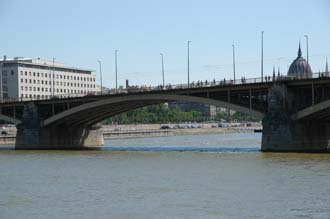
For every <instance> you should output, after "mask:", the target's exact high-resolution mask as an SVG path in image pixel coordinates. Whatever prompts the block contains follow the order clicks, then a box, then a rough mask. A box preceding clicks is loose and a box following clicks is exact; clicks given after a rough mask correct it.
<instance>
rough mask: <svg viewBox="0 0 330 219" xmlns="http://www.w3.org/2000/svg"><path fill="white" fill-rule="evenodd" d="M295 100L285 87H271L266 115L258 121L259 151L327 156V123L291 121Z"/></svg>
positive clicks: (329, 130) (329, 147) (329, 137)
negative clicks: (320, 153) (321, 154)
mask: <svg viewBox="0 0 330 219" xmlns="http://www.w3.org/2000/svg"><path fill="white" fill-rule="evenodd" d="M306 98H307V97H306ZM298 99H299V98H298V96H297V94H295V92H293V91H292V90H290V89H288V88H287V86H286V85H285V84H274V85H273V86H272V87H271V88H270V89H269V95H268V112H267V113H266V115H265V117H264V119H263V121H262V124H263V133H262V146H261V150H262V151H269V152H272V151H274V152H275V151H276V152H330V123H329V121H327V120H322V119H315V118H309V117H306V118H302V119H298V120H295V119H294V118H292V115H293V114H295V113H296V112H297V109H296V106H297V104H298V103H297V100H298Z"/></svg>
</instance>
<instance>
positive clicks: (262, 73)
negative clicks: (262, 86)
mask: <svg viewBox="0 0 330 219" xmlns="http://www.w3.org/2000/svg"><path fill="white" fill-rule="evenodd" d="M263 78H264V31H261V82H263V81H264V79H263Z"/></svg>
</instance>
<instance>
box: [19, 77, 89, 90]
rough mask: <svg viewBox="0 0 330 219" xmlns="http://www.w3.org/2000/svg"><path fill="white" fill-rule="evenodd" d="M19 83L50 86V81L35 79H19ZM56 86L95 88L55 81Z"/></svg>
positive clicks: (87, 85)
mask: <svg viewBox="0 0 330 219" xmlns="http://www.w3.org/2000/svg"><path fill="white" fill-rule="evenodd" d="M21 83H23V84H24V83H30V84H32V83H33V84H45V85H52V82H51V81H46V80H45V81H44V80H35V79H23V78H21ZM56 85H57V86H71V87H84V88H95V84H79V83H69V82H62V81H56Z"/></svg>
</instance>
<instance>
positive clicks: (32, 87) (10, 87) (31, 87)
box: [0, 56, 97, 101]
mask: <svg viewBox="0 0 330 219" xmlns="http://www.w3.org/2000/svg"><path fill="white" fill-rule="evenodd" d="M0 73H1V75H0V76H1V79H2V80H1V83H0V85H1V86H0V96H1V98H3V100H5V101H6V100H7V101H8V100H37V99H49V98H51V97H52V96H57V97H69V96H84V95H88V94H96V92H97V87H96V82H95V75H93V74H92V70H88V69H81V68H74V67H69V66H66V65H64V64H60V63H57V62H52V61H44V60H40V59H30V58H20V57H16V58H13V59H7V58H6V56H4V58H3V60H0ZM1 91H2V93H1Z"/></svg>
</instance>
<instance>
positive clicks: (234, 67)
mask: <svg viewBox="0 0 330 219" xmlns="http://www.w3.org/2000/svg"><path fill="white" fill-rule="evenodd" d="M232 47H233V72H234V84H235V80H236V64H235V45H234V44H233V45H232Z"/></svg>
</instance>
